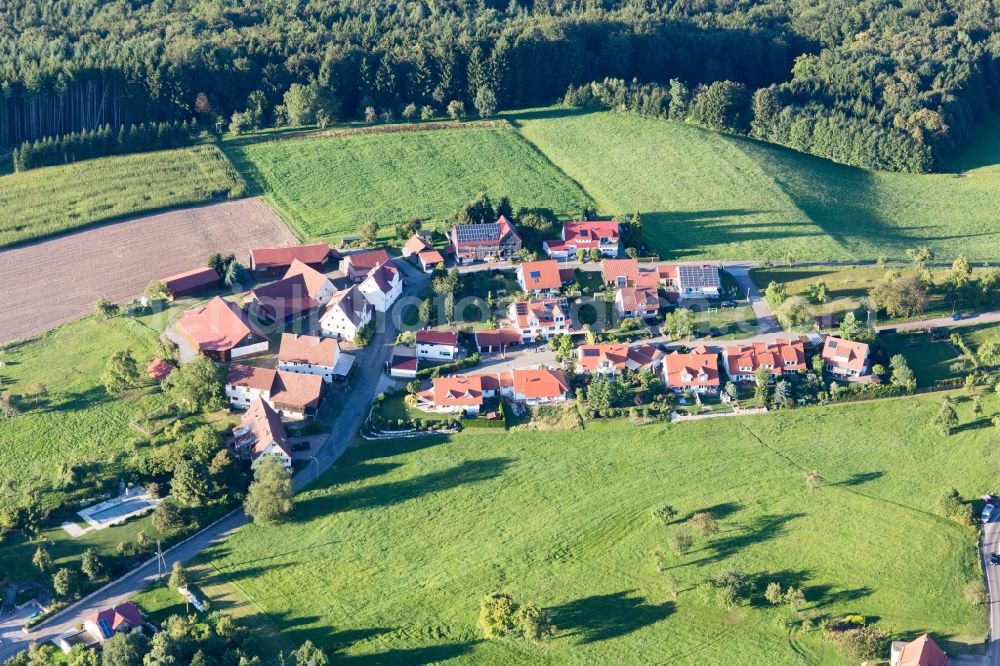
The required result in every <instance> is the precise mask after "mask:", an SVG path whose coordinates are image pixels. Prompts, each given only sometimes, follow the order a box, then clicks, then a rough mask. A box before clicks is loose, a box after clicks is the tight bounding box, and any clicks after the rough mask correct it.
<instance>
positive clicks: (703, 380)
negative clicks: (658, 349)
mask: <svg viewBox="0 0 1000 666" xmlns="http://www.w3.org/2000/svg"><path fill="white" fill-rule="evenodd" d="M663 381H664V383H665V384H666V385H667V388H669V389H670V390H671V391H674V392H675V393H683V392H684V391H694V392H696V393H702V394H709V395H715V394H716V393H718V392H719V355H718V353H716V352H714V351H709V350H708V349H707V348H706V347H704V346H698V347H695V348H694V349H692V350H690V351H689V352H687V353H686V354H685V353H681V352H679V351H675V352H672V353H670V354H667V356H666V358H665V359H664V361H663Z"/></svg>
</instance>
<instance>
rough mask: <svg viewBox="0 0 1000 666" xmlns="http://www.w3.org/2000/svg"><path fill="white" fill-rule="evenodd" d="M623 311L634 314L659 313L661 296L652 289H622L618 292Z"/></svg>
mask: <svg viewBox="0 0 1000 666" xmlns="http://www.w3.org/2000/svg"><path fill="white" fill-rule="evenodd" d="M618 297H619V299H620V300H621V304H622V309H623V310H626V311H629V312H633V311H635V310H641V311H643V312H657V311H659V309H660V296H659V294H657V293H656V289H655V288H652V287H622V288H621V289H619V290H618Z"/></svg>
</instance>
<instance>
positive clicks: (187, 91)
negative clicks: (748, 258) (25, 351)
mask: <svg viewBox="0 0 1000 666" xmlns="http://www.w3.org/2000/svg"><path fill="white" fill-rule="evenodd" d="M997 32H998V17H997V10H996V7H995V6H994V5H993V3H991V2H989V1H988V0H863V1H861V2H856V1H854V0H809V1H806V0H759V1H757V2H754V1H752V0H743V1H742V2H737V1H736V0H580V1H578V2H569V1H565V0H535V1H534V2H532V1H531V0H520V2H519V1H518V0H477V1H476V2H473V1H472V0H423V1H421V0H397V1H396V2H391V3H390V2H363V1H362V0H322V1H321V0H229V1H226V0H201V1H197V0H8V1H7V2H4V3H0V89H2V91H3V93H2V98H0V145H8V146H12V145H18V144H21V143H22V142H23V141H25V140H34V139H37V138H40V137H44V136H51V135H61V134H68V133H71V132H79V131H81V130H84V131H86V130H94V129H97V128H100V127H102V126H104V125H111V126H112V127H118V126H120V125H131V124H140V123H151V122H163V121H175V120H189V119H191V118H192V117H196V118H197V119H198V120H199V121H202V122H205V123H209V124H211V123H215V124H219V123H221V122H227V123H228V122H229V118H230V116H231V114H233V113H234V112H237V111H239V112H243V111H244V110H246V109H247V108H248V106H253V107H254V112H255V119H256V121H257V123H265V124H271V123H273V122H275V121H276V120H278V121H280V120H283V119H287V117H288V116H287V114H285V112H284V102H285V101H286V93H287V92H288V91H289V89H290V88H291V87H292V86H293V84H300V87H301V86H303V85H311V86H312V90H313V91H314V93H313V95H314V97H315V98H316V99H318V100H319V103H320V104H321V105H322V106H323V113H322V117H323V118H325V119H329V120H341V119H353V118H362V117H365V116H366V115H367V116H369V117H371V116H372V113H371V110H372V109H374V110H375V111H377V114H378V116H377V117H379V118H382V119H383V120H385V119H390V118H394V117H398V115H399V114H400V113H401V112H402V111H403V109H404V108H405V107H407V106H409V105H411V104H413V105H416V106H418V107H425V108H430V109H432V110H433V111H435V112H437V113H443V111H444V110H445V108H446V107H447V105H448V104H449V102H451V101H453V100H457V101H460V102H463V103H464V104H465V105H466V107H470V108H471V107H477V108H478V107H481V106H482V104H479V105H477V104H476V101H477V96H478V97H479V101H480V102H482V101H483V100H484V99H488V100H489V102H490V103H488V104H486V106H487V108H520V107H526V106H531V105H539V104H549V103H552V102H554V101H557V100H561V99H563V97H564V95H565V93H566V90H567V88H568V87H569V86H571V85H575V86H579V85H581V84H585V83H587V82H590V81H603V80H604V79H609V78H610V79H618V80H621V81H623V82H630V83H629V85H633V84H635V85H641V84H658V85H662V86H666V85H667V84H668V82H670V81H671V80H674V81H679V82H682V83H683V84H684V85H685V86H686V88H687V89H689V90H691V91H692V95H696V94H697V91H698V90H699V85H701V84H710V83H712V82H718V81H731V82H733V83H734V84H737V85H734V86H733V87H732V89H733V90H737V89H738V90H744V91H746V94H745V95H742V94H741V97H743V98H745V100H746V104H747V109H746V114H744V115H746V118H747V127H748V128H749V127H750V123H751V122H752V123H753V133H754V134H755V135H757V136H759V137H760V138H763V139H766V140H769V141H775V142H778V143H783V144H785V145H790V146H793V147H795V148H797V149H800V150H805V151H809V152H813V153H816V154H820V155H824V156H828V157H832V158H834V159H838V160H840V161H843V162H848V163H854V164H861V165H863V166H871V167H877V168H887V169H895V170H910V171H923V170H928V169H931V168H933V167H935V166H939V165H940V164H941V163H942V160H943V159H944V158H945V157H946V156H947V155H948V153H949V152H950V151H951V150H952V149H953V148H954V146H955V145H957V144H959V143H961V142H962V141H963V140H965V139H966V138H967V137H968V134H969V130H970V128H971V126H972V125H973V124H974V123H975V122H976V121H977V120H978V119H980V118H981V117H982V116H983V115H984V114H985V113H987V112H988V111H990V110H991V109H992V108H993V107H994V106H995V105H996V103H997V100H998V96H1000V68H998V65H997V62H996V59H997V55H998V53H1000V41H998V36H997ZM762 89H763V90H765V91H766V92H765V93H761V94H758V91H760V90H762ZM248 100H250V101H249V102H248ZM751 107H752V108H751ZM276 110H277V112H276ZM366 111H367V113H366ZM737 129H739V128H737ZM882 144H885V145H891V146H893V149H892V150H891V151H886V150H882V151H875V152H874V153H871V151H867V150H866V149H865V148H864V147H866V146H874V147H877V146H879V145H882ZM869 153H871V154H869Z"/></svg>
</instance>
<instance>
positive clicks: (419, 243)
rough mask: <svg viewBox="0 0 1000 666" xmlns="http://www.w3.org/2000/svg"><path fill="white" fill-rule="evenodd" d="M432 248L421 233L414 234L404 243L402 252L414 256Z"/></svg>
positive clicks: (406, 255)
mask: <svg viewBox="0 0 1000 666" xmlns="http://www.w3.org/2000/svg"><path fill="white" fill-rule="evenodd" d="M430 249H432V248H431V246H430V244H429V243H428V242H427V241H425V240H424V238H423V236H421V235H420V234H413V235H412V236H410V239H409V240H408V241H406V242H405V243H404V244H403V248H402V254H403V256H404V257H412V256H413V255H415V254H420V253H421V252H425V251H427V250H430Z"/></svg>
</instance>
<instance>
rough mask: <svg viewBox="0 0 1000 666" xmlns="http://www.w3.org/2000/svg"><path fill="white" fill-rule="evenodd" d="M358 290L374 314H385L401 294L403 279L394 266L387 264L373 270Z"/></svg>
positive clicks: (390, 263)
mask: <svg viewBox="0 0 1000 666" xmlns="http://www.w3.org/2000/svg"><path fill="white" fill-rule="evenodd" d="M358 289H360V290H361V293H362V294H364V295H365V298H366V299H367V300H368V302H369V303H371V304H372V307H373V308H375V311H376V312H387V311H388V310H389V308H391V307H392V304H393V303H395V302H396V299H397V298H399V296H400V294H402V293H403V277H402V276H401V275H400V273H399V269H398V268H396V266H395V264H393V263H392V262H388V263H385V264H381V265H379V266H376V267H375V268H373V269H372V270H371V272H370V273H368V276H367V277H366V278H365V279H364V280H363V281H362V282H361V284H359V285H358Z"/></svg>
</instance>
